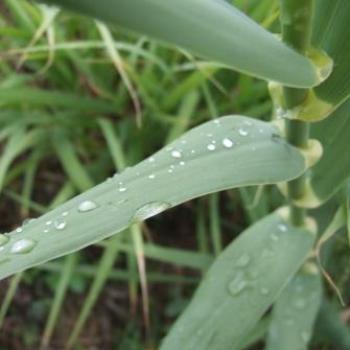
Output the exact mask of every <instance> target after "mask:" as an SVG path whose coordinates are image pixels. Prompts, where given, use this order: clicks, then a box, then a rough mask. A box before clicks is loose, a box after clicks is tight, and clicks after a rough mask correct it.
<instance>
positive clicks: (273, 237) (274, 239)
mask: <svg viewBox="0 0 350 350" xmlns="http://www.w3.org/2000/svg"><path fill="white" fill-rule="evenodd" d="M270 238H271V239H272V240H273V241H275V242H276V241H278V240H279V239H280V238H279V237H278V235H276V233H271V235H270Z"/></svg>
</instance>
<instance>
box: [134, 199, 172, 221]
mask: <svg viewBox="0 0 350 350" xmlns="http://www.w3.org/2000/svg"><path fill="white" fill-rule="evenodd" d="M170 207H171V205H170V204H169V203H165V202H151V203H147V204H145V205H143V206H142V207H141V208H139V209H138V210H137V211H136V213H135V215H134V216H133V220H135V221H144V220H146V219H148V218H150V217H152V216H154V215H157V214H159V213H161V212H162V211H164V210H166V209H168V208H170Z"/></svg>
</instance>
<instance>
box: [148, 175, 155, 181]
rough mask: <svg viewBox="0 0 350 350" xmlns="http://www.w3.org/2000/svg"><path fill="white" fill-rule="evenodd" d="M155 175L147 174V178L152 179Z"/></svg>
mask: <svg viewBox="0 0 350 350" xmlns="http://www.w3.org/2000/svg"><path fill="white" fill-rule="evenodd" d="M155 177H156V176H155V175H154V174H151V175H148V178H149V179H151V180H153V179H154V178H155Z"/></svg>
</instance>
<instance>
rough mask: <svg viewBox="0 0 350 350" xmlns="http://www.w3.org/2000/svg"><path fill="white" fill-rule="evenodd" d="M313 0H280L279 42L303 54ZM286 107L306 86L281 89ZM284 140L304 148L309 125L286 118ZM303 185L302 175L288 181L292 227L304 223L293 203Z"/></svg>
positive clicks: (301, 212)
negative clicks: (280, 35)
mask: <svg viewBox="0 0 350 350" xmlns="http://www.w3.org/2000/svg"><path fill="white" fill-rule="evenodd" d="M312 13H313V0H281V25H282V38H283V41H284V42H285V43H286V44H288V45H289V46H291V47H293V49H295V50H296V51H298V52H299V53H301V54H306V52H307V50H308V48H309V45H310V36H311V34H310V33H311V20H312ZM283 94H284V99H285V103H286V108H288V109H290V108H293V107H296V106H298V105H300V104H301V103H302V102H303V101H304V100H305V98H306V97H307V94H308V90H306V89H294V88H287V87H285V88H284V89H283ZM286 127H287V139H288V141H289V142H290V143H291V144H292V145H294V146H296V147H305V146H306V145H307V143H308V139H309V124H308V123H305V122H302V121H298V120H288V121H286ZM305 186H306V174H303V175H302V176H300V177H299V178H297V179H295V180H293V181H290V182H289V183H288V198H289V203H290V209H291V210H290V212H291V222H292V223H293V224H294V225H296V226H301V225H303V224H304V221H305V216H306V211H305V209H304V208H300V207H298V206H296V205H295V204H294V201H295V200H297V199H300V198H301V197H302V196H303V194H304V192H305Z"/></svg>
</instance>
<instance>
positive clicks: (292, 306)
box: [266, 264, 322, 350]
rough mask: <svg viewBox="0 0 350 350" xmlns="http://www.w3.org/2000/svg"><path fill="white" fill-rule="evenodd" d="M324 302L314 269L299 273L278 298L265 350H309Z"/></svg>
mask: <svg viewBox="0 0 350 350" xmlns="http://www.w3.org/2000/svg"><path fill="white" fill-rule="evenodd" d="M321 299H322V285H321V276H320V274H319V272H318V270H317V267H316V266H315V265H311V264H308V265H306V266H305V268H304V269H302V271H300V272H299V273H298V274H297V275H296V276H295V277H294V278H293V280H292V281H291V282H290V283H288V285H287V287H286V288H285V289H284V291H283V292H282V294H281V296H280V297H279V298H278V300H277V302H276V304H275V306H274V308H273V313H272V322H271V324H270V330H269V335H268V339H267V346H266V350H281V349H283V350H306V349H308V343H309V341H310V339H311V335H312V331H313V326H314V322H315V319H316V316H317V313H318V311H319V308H320V305H321Z"/></svg>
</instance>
